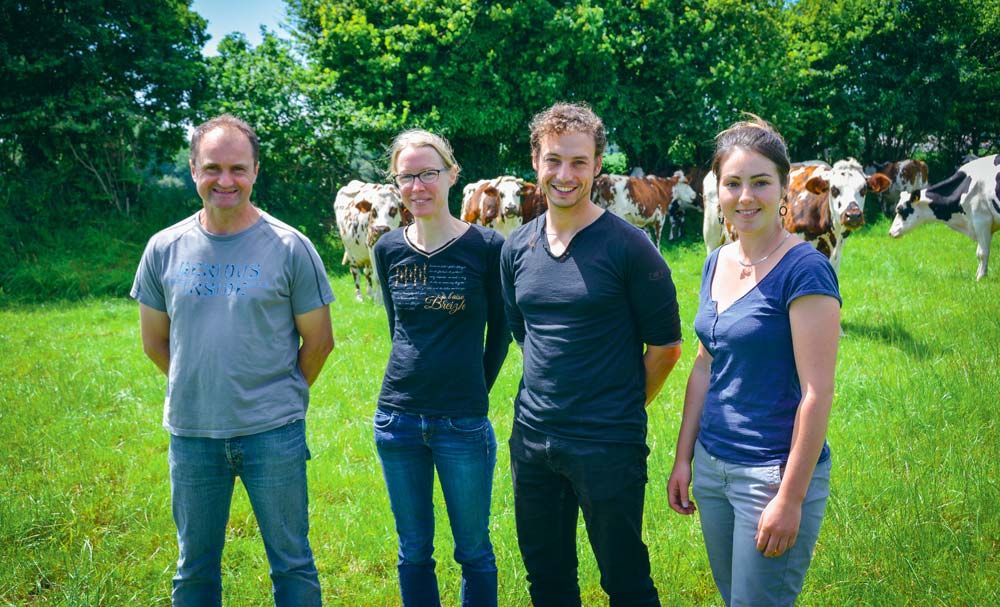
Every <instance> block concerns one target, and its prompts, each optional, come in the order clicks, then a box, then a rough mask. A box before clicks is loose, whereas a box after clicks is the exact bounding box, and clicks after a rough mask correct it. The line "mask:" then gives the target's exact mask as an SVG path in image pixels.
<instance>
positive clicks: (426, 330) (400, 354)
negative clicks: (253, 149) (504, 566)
mask: <svg viewBox="0 0 1000 607" xmlns="http://www.w3.org/2000/svg"><path fill="white" fill-rule="evenodd" d="M389 169H390V173H391V175H392V179H393V181H394V182H395V183H396V185H397V186H398V187H399V192H400V194H401V195H402V199H403V204H404V205H406V208H407V209H409V211H410V213H412V214H413V218H414V221H413V223H412V224H410V225H408V226H406V227H404V228H402V229H399V230H393V231H391V232H389V233H388V234H386V235H385V236H383V237H382V238H381V239H379V241H378V242H377V243H376V245H375V249H374V256H375V257H374V261H375V263H376V264H377V268H378V276H379V281H380V282H381V286H382V298H383V302H384V304H385V310H386V316H387V317H388V320H389V333H390V335H391V336H392V351H391V352H390V354H389V362H388V364H387V365H386V370H385V378H384V379H383V382H382V391H381V393H380V394H379V398H378V407H377V409H376V411H375V422H374V425H375V445H376V447H377V449H378V454H379V459H380V460H381V463H382V472H383V475H384V477H385V483H386V487H387V488H388V491H389V503H390V506H391V508H392V513H393V516H394V517H395V521H396V531H397V533H398V535H399V562H398V565H397V567H398V571H399V587H400V593H401V595H402V599H403V605H404V607H430V606H434V607H437V606H438V605H440V598H439V594H438V584H437V577H436V576H435V573H434V565H435V561H434V558H433V552H434V506H433V501H432V496H433V490H434V471H435V470H437V475H438V478H439V480H440V483H441V489H442V493H443V494H444V501H445V505H446V507H447V511H448V519H449V521H450V523H451V531H452V535H453V537H454V540H455V551H454V556H455V560H456V561H457V562H458V563H459V564H460V565H461V568H462V591H461V592H462V605H463V606H466V607H476V606H490V607H493V606H495V605H496V604H497V567H496V559H495V557H494V554H493V546H492V544H491V543H490V534H489V518H490V499H491V495H492V487H493V470H494V468H495V466H496V449H497V443H496V436H495V435H494V433H493V426H492V425H491V424H490V420H489V418H488V417H487V412H488V409H489V391H490V388H491V387H492V386H493V382H494V381H495V380H496V378H497V375H498V374H499V372H500V367H501V365H502V364H503V361H504V358H505V357H506V355H507V348H508V345H509V343H510V331H509V330H508V328H507V322H506V318H505V317H504V307H503V298H502V295H501V291H500V247H501V245H502V244H503V237H502V236H501V235H500V234H499V233H497V232H495V231H494V230H491V229H488V228H483V227H480V226H475V225H470V224H468V223H466V222H464V221H461V220H459V219H456V218H455V217H452V216H451V214H450V213H449V211H448V191H449V189H450V188H451V187H452V186H453V185H455V181H456V180H457V179H458V174H459V171H460V167H459V166H458V163H457V162H456V161H455V157H454V154H453V152H452V150H451V146H450V145H449V144H448V142H447V141H445V139H444V138H442V137H440V136H438V135H435V134H433V133H430V132H428V131H424V130H419V129H415V130H408V131H404V132H403V133H400V134H399V135H398V136H397V137H396V139H395V141H393V143H392V146H391V147H390V149H389ZM484 333H485V339H484Z"/></svg>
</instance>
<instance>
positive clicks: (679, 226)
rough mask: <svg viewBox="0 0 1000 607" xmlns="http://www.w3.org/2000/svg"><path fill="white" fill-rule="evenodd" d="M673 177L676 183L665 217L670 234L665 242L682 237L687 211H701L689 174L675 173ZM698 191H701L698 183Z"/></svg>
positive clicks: (696, 192)
mask: <svg viewBox="0 0 1000 607" xmlns="http://www.w3.org/2000/svg"><path fill="white" fill-rule="evenodd" d="M673 176H674V177H676V178H677V183H676V184H675V185H674V188H673V193H672V195H671V199H670V206H668V207H667V217H668V218H669V219H670V234H669V235H668V236H667V240H671V241H673V240H677V239H679V238H682V237H683V236H684V215H685V213H686V212H687V211H692V210H693V211H701V210H703V208H702V206H701V205H700V204H699V203H700V202H701V201H700V200H699V198H700V196H699V195H698V191H697V190H696V189H695V187H694V185H693V183H694V182H692V181H691V177H690V173H689V174H685V173H684V171H680V170H678V171H675V172H674V175H673ZM698 189H701V186H700V183H699V187H698Z"/></svg>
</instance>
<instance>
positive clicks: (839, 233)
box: [784, 158, 889, 274]
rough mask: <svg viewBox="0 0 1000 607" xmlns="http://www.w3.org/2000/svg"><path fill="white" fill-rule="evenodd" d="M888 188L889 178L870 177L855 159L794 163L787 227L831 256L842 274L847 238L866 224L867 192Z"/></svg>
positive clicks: (787, 201) (835, 269)
mask: <svg viewBox="0 0 1000 607" xmlns="http://www.w3.org/2000/svg"><path fill="white" fill-rule="evenodd" d="M888 187H889V178H888V177H886V176H885V175H882V174H881V173H875V174H874V175H871V176H866V175H865V173H864V169H863V168H862V167H861V164H860V163H858V161H857V160H855V159H853V158H848V159H847V160H839V161H837V162H836V163H834V165H833V166H832V167H831V166H829V165H828V164H826V163H823V162H816V161H810V162H809V163H800V164H795V165H792V171H791V172H790V173H789V174H788V189H787V190H786V192H785V203H786V205H787V207H788V213H787V214H786V215H785V219H784V222H785V229H786V230H788V231H789V232H793V233H795V234H798V235H799V236H800V237H801V238H802V239H803V240H805V241H807V242H809V243H810V244H812V245H813V246H814V247H816V249H817V250H818V251H819V252H820V253H822V254H824V255H826V256H827V257H829V258H830V264H831V265H833V269H834V271H836V272H837V273H838V274H839V273H840V259H841V257H842V256H843V252H844V240H845V239H846V238H847V237H848V236H849V235H850V233H851V232H852V231H854V230H856V229H858V228H860V227H861V226H863V225H864V223H865V214H864V204H865V194H867V193H868V192H873V193H878V192H881V191H883V190H885V189H887V188H888Z"/></svg>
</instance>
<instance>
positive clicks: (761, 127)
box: [712, 112, 792, 187]
mask: <svg viewBox="0 0 1000 607" xmlns="http://www.w3.org/2000/svg"><path fill="white" fill-rule="evenodd" d="M745 116H747V118H748V120H741V121H739V122H736V123H734V124H733V125H732V126H730V127H729V128H728V129H726V130H724V131H722V132H721V133H719V134H718V135H716V136H715V153H714V154H712V171H713V172H714V173H715V179H716V180H718V179H719V169H720V168H721V166H722V163H723V162H724V161H725V159H726V157H727V156H729V154H730V153H731V152H732V151H733V150H734V149H736V148H743V149H745V150H749V151H751V152H756V153H757V154H760V155H761V156H764V157H765V158H767V159H768V160H770V161H771V162H773V163H774V166H775V167H777V169H778V178H779V180H780V181H781V186H782V187H787V186H788V173H789V172H790V171H791V167H792V163H791V161H790V160H789V159H788V148H787V147H786V145H785V139H784V138H783V137H782V136H781V133H779V132H778V129H776V128H774V125H772V124H771V123H770V122H768V121H766V120H764V119H763V118H761V117H760V116H758V115H756V114H751V113H750V112H745Z"/></svg>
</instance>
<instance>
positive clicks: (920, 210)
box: [889, 191, 934, 238]
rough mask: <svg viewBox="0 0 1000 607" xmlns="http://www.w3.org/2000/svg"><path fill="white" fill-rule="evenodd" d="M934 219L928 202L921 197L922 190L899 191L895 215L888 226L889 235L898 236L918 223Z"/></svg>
mask: <svg viewBox="0 0 1000 607" xmlns="http://www.w3.org/2000/svg"><path fill="white" fill-rule="evenodd" d="M932 219H934V213H933V211H931V208H930V204H929V203H928V202H927V200H924V198H923V191H918V192H915V193H914V192H900V193H899V203H898V204H897V205H896V216H895V217H894V218H893V219H892V226H890V227H889V236H892V237H893V238H899V237H900V236H902V235H903V234H906V233H907V232H909V231H910V230H912V229H913V228H915V227H917V226H918V225H920V224H922V223H925V222H927V221H930V220H932Z"/></svg>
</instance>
